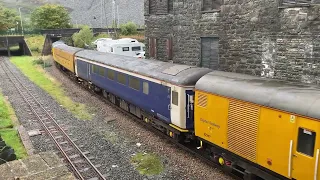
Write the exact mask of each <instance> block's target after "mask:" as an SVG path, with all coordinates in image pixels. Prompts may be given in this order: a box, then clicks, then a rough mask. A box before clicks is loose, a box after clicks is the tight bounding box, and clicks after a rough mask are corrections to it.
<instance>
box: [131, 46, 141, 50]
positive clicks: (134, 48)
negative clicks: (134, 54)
mask: <svg viewBox="0 0 320 180" xmlns="http://www.w3.org/2000/svg"><path fill="white" fill-rule="evenodd" d="M131 49H132V51H141V46H135V47H132V48H131Z"/></svg>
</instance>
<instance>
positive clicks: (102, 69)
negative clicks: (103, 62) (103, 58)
mask: <svg viewBox="0 0 320 180" xmlns="http://www.w3.org/2000/svg"><path fill="white" fill-rule="evenodd" d="M99 75H100V76H104V67H99Z"/></svg>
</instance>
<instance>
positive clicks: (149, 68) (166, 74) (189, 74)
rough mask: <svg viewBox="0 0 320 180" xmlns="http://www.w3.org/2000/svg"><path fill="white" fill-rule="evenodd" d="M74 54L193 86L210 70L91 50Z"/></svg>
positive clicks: (167, 80)
mask: <svg viewBox="0 0 320 180" xmlns="http://www.w3.org/2000/svg"><path fill="white" fill-rule="evenodd" d="M76 56H77V57H80V58H84V59H88V60H92V61H94V62H97V63H102V64H105V65H108V66H112V67H116V68H120V69H123V70H127V71H130V72H134V73H138V74H141V75H144V76H148V77H152V78H155V79H158V80H162V81H166V82H168V83H172V84H176V85H181V86H194V85H195V83H196V82H197V81H198V79H199V78H200V77H202V76H203V75H205V74H207V73H209V72H211V70H210V69H206V68H199V67H194V66H187V65H178V64H172V63H168V62H162V61H157V60H147V59H139V58H136V57H129V56H122V55H115V54H111V53H102V52H97V51H92V50H83V51H80V52H78V53H77V54H76Z"/></svg>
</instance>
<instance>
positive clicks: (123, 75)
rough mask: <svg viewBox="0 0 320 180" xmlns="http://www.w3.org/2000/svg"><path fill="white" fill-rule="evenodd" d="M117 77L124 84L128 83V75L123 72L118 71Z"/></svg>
mask: <svg viewBox="0 0 320 180" xmlns="http://www.w3.org/2000/svg"><path fill="white" fill-rule="evenodd" d="M117 79H118V82H119V83H121V84H123V85H126V75H125V74H123V73H118V74H117Z"/></svg>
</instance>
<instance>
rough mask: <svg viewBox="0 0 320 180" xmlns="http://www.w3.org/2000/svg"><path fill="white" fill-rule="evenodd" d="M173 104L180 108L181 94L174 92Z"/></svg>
mask: <svg viewBox="0 0 320 180" xmlns="http://www.w3.org/2000/svg"><path fill="white" fill-rule="evenodd" d="M171 101H172V104H174V105H176V106H178V105H179V93H178V92H176V91H172V99H171Z"/></svg>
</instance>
